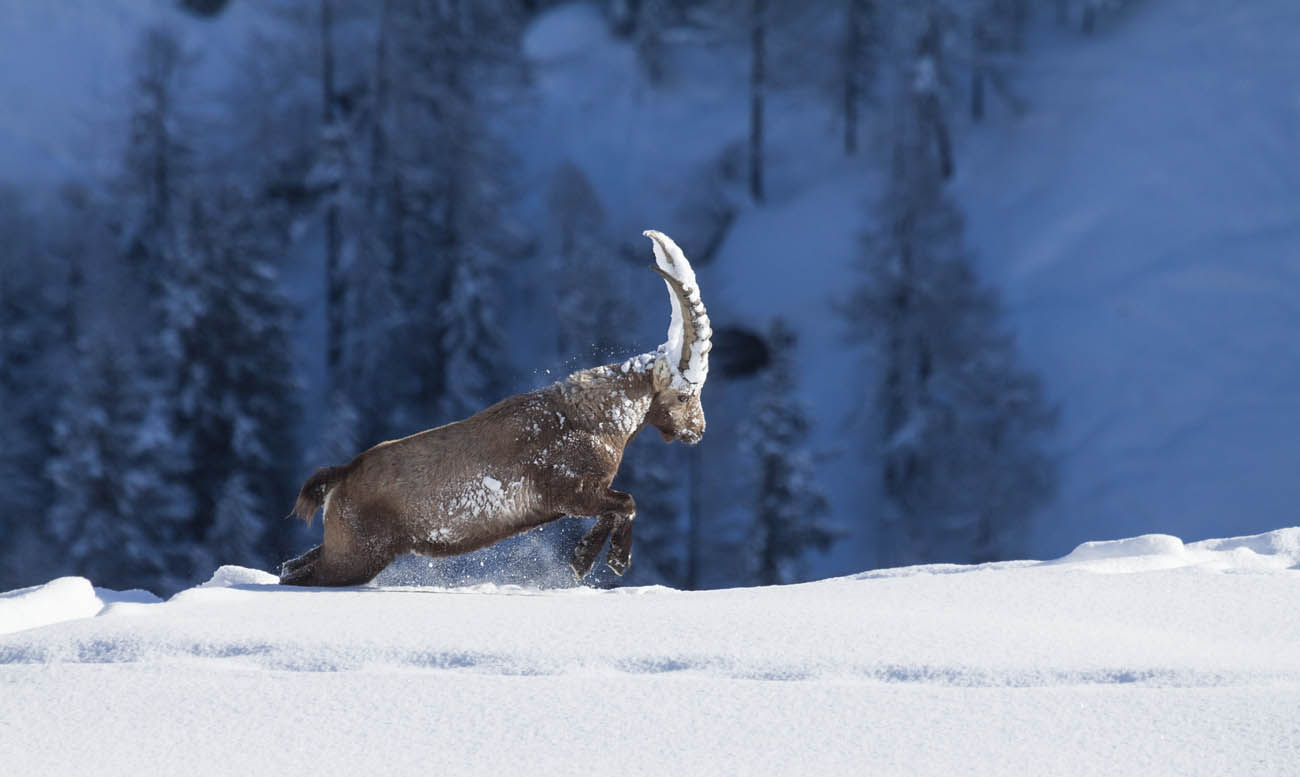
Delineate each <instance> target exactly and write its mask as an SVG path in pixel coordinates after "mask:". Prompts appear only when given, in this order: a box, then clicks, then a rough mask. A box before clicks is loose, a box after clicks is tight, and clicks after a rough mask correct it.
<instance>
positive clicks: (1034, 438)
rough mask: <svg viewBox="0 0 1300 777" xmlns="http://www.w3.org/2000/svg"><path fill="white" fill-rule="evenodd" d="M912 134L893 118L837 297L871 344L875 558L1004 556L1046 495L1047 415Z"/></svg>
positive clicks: (932, 159)
mask: <svg viewBox="0 0 1300 777" xmlns="http://www.w3.org/2000/svg"><path fill="white" fill-rule="evenodd" d="M900 115H903V116H912V115H913V114H911V113H910V112H907V111H903V112H900ZM914 130H915V127H913V126H909V125H908V124H907V123H901V124H900V126H899V128H898V134H897V136H896V138H895V141H894V143H895V149H894V166H893V171H892V175H891V179H890V183H889V186H888V189H887V191H886V194H885V197H884V199H883V200H882V202H881V203H880V206H879V207H878V209H877V214H878V215H877V220H878V223H877V225H876V226H875V228H873V229H872V230H871V231H870V232H869V233H868V234H867V237H866V241H865V248H866V252H865V261H864V279H863V283H862V285H861V287H860V288H859V289H858V291H857V293H856V294H855V296H854V298H853V299H852V302H851V304H850V305H849V307H848V314H849V319H850V322H851V325H852V328H853V331H854V332H855V333H856V334H857V335H858V336H859V337H861V338H863V339H865V340H869V341H871V342H874V343H876V344H877V345H878V346H879V348H880V351H881V359H882V362H883V366H884V373H883V380H882V382H881V384H880V386H879V388H878V390H877V391H876V395H875V402H876V404H877V407H878V411H879V413H880V416H881V420H882V427H881V429H882V438H881V440H880V441H879V442H878V443H877V444H876V445H874V446H873V447H875V448H877V449H879V450H880V451H881V455H882V459H881V461H882V473H881V478H882V481H883V487H884V493H885V496H886V499H887V508H886V512H885V515H884V516H883V518H882V520H881V522H880V544H879V547H878V562H879V563H880V564H885V565H889V564H900V563H917V562H925V561H954V562H974V561H986V560H990V559H997V558H1007V557H1011V556H1014V555H1016V554H1018V553H1019V552H1020V551H1021V542H1022V539H1023V537H1024V534H1025V529H1026V523H1027V521H1028V520H1029V518H1030V516H1031V514H1032V513H1033V511H1034V510H1035V509H1036V508H1038V507H1039V506H1041V505H1042V504H1043V503H1044V502H1045V501H1046V500H1047V499H1048V498H1049V497H1050V495H1051V494H1052V491H1053V487H1054V482H1055V466H1054V462H1053V459H1052V457H1051V456H1050V455H1049V454H1048V452H1047V448H1048V443H1049V440H1050V435H1051V433H1052V430H1053V428H1054V426H1055V421H1056V411H1055V409H1054V408H1053V407H1052V406H1051V405H1050V403H1049V402H1048V401H1047V399H1046V398H1045V396H1044V392H1043V389H1042V386H1041V383H1040V381H1039V379H1038V378H1037V376H1035V375H1034V374H1033V373H1031V372H1029V371H1028V370H1026V369H1025V368H1024V367H1023V366H1021V365H1020V363H1019V359H1018V356H1017V353H1016V348H1015V342H1014V339H1013V338H1012V336H1011V335H1010V334H1009V333H1008V332H1007V331H1006V326H1005V324H1004V323H1003V322H1002V320H1001V310H1000V307H999V305H998V302H997V298H996V295H995V294H994V293H993V291H992V290H991V289H989V288H987V287H985V286H983V285H982V284H980V283H979V281H978V279H977V278H976V277H975V274H974V271H973V269H972V265H971V261H970V258H969V256H968V254H967V251H966V249H965V247H964V246H963V244H962V224H961V216H960V214H959V213H958V211H957V209H956V207H955V206H954V205H953V203H952V201H951V199H950V198H949V197H948V195H947V194H946V192H945V191H944V187H943V171H942V161H941V160H940V158H939V154H938V152H937V151H936V150H935V148H934V146H933V144H931V143H930V142H929V141H928V139H927V138H925V137H924V136H923V135H921V134H920V133H918V132H916V131H914Z"/></svg>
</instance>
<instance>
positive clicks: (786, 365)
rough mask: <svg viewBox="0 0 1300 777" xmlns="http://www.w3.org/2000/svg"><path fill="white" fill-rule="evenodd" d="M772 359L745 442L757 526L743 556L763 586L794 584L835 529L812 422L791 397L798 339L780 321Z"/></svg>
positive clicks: (774, 328)
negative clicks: (821, 483) (813, 451)
mask: <svg viewBox="0 0 1300 777" xmlns="http://www.w3.org/2000/svg"><path fill="white" fill-rule="evenodd" d="M767 340H768V347H769V349H770V353H771V358H772V361H771V363H770V364H769V365H768V367H767V369H766V370H765V371H764V372H763V374H762V377H761V378H760V379H759V381H760V382H759V388H758V395H757V397H756V398H755V401H754V404H753V406H752V407H751V408H750V412H749V415H748V416H747V418H746V421H745V424H744V427H743V429H742V432H741V439H742V441H743V444H744V446H745V449H746V451H748V452H749V453H750V454H751V455H752V456H753V457H754V465H755V466H754V473H755V475H754V483H753V486H752V487H753V491H754V494H755V504H754V522H753V525H752V527H751V529H750V532H749V536H748V537H747V542H746V547H745V549H744V550H745V551H746V554H747V555H748V556H749V557H750V559H751V560H750V567H751V570H752V574H753V576H754V580H755V581H756V582H757V583H758V584H760V585H778V584H782V583H793V582H797V581H799V580H801V579H803V577H804V574H805V573H804V570H803V562H804V561H805V557H806V555H807V554H808V552H809V551H812V550H821V551H825V550H827V549H828V548H829V547H830V546H831V544H832V543H833V542H834V541H835V539H836V538H837V537H838V532H837V531H836V530H835V529H834V527H833V526H831V525H830V524H829V523H828V522H827V515H828V512H829V505H828V503H827V501H826V496H825V494H824V493H823V492H822V491H821V489H820V488H819V487H818V485H817V483H816V467H815V466H814V464H813V461H812V457H811V455H810V454H809V452H808V450H807V449H806V448H805V447H804V443H805V440H806V439H807V436H808V417H807V415H806V413H805V412H804V410H803V408H802V407H800V405H799V403H798V400H797V399H796V398H795V396H794V392H795V388H796V382H797V379H798V376H797V374H796V361H795V347H796V338H795V334H794V332H793V331H792V330H791V329H790V327H789V326H788V325H787V324H786V323H785V321H783V320H782V319H780V318H777V319H776V320H775V321H773V322H772V325H771V328H770V329H769V330H768V334H767Z"/></svg>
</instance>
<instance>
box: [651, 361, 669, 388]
mask: <svg viewBox="0 0 1300 777" xmlns="http://www.w3.org/2000/svg"><path fill="white" fill-rule="evenodd" d="M672 384H673V368H672V365H670V364H669V363H668V357H666V356H660V357H659V358H657V359H655V367H654V389H655V391H656V392H659V391H667V390H668V387H669V386H671V385H672Z"/></svg>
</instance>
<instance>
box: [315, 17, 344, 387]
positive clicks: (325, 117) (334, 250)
mask: <svg viewBox="0 0 1300 777" xmlns="http://www.w3.org/2000/svg"><path fill="white" fill-rule="evenodd" d="M332 26H333V13H332V8H331V7H330V0H321V4H320V35H321V121H322V122H323V126H325V127H329V126H331V125H332V124H333V123H334V121H335V106H336V102H337V101H336V96H335V93H334V45H333V41H332V30H331V27H332ZM336 184H337V182H336ZM337 197H338V192H337V190H336V191H331V192H330V193H329V200H328V202H327V204H326V206H325V283H326V297H325V315H326V319H327V322H328V328H327V333H326V344H325V365H326V371H327V376H328V380H329V381H330V387H331V390H334V389H337V388H338V383H339V379H340V377H341V376H340V372H341V363H342V361H343V277H342V268H341V267H339V255H340V245H339V243H340V241H341V239H342V235H341V232H342V228H341V225H340V215H339V206H338V200H337Z"/></svg>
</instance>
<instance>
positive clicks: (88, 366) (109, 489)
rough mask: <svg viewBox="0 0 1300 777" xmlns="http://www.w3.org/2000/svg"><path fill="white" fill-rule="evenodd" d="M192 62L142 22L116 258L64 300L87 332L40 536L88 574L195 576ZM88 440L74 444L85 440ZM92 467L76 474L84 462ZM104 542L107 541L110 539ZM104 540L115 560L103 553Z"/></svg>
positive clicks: (149, 580)
mask: <svg viewBox="0 0 1300 777" xmlns="http://www.w3.org/2000/svg"><path fill="white" fill-rule="evenodd" d="M190 64H191V62H190V59H189V57H188V56H187V55H186V54H185V53H184V51H183V50H182V47H181V45H180V43H179V42H178V40H177V39H176V37H175V35H174V34H173V33H171V32H170V31H168V30H166V29H164V28H150V29H148V30H146V31H145V33H144V35H143V36H142V38H141V41H140V44H139V47H138V49H137V51H136V54H135V60H134V89H133V91H132V93H131V103H130V112H129V142H128V144H127V148H126V156H125V159H124V164H123V168H122V174H121V175H120V176H119V178H118V179H117V180H116V181H115V182H114V183H113V185H112V194H111V196H112V198H113V202H114V204H115V206H116V208H117V212H116V214H115V220H116V223H115V224H114V225H113V229H114V231H116V233H117V234H118V235H119V236H120V241H119V243H118V245H117V247H116V255H115V256H113V257H111V258H110V259H109V261H108V262H107V264H108V266H107V267H106V268H103V271H102V272H100V268H96V267H93V266H89V265H86V264H83V265H81V266H82V268H83V269H84V270H85V271H86V272H91V271H95V272H97V273H99V276H102V277H97V278H96V287H97V289H96V290H97V292H98V293H99V294H107V295H110V296H111V298H112V299H113V301H114V303H115V304H114V306H113V309H112V311H105V310H104V309H103V306H101V305H100V304H99V299H98V298H97V297H96V296H95V295H92V294H89V293H88V292H87V293H85V294H83V295H82V297H81V299H77V300H73V301H72V302H71V305H72V306H74V307H75V309H76V311H77V315H78V317H79V318H83V319H85V320H86V323H85V324H84V325H83V327H84V333H85V335H84V336H83V337H82V339H81V341H79V342H78V343H77V351H76V357H75V358H76V364H75V365H74V367H73V368H72V370H71V371H70V372H71V374H72V375H73V376H74V377H73V379H72V381H71V383H72V385H73V389H72V390H70V391H68V392H67V393H66V394H65V396H64V397H63V400H62V402H61V404H60V407H59V409H58V411H57V412H56V413H55V420H54V445H55V448H56V450H55V452H54V454H53V455H52V457H51V459H50V461H49V463H48V466H47V472H48V473H49V477H50V478H51V480H52V481H54V485H55V487H56V491H55V503H54V507H53V508H52V510H51V516H52V522H51V531H52V532H53V534H54V536H55V537H56V538H61V542H62V543H74V544H73V545H72V547H70V548H68V549H67V552H68V554H69V558H70V559H71V560H72V563H74V564H76V565H77V568H78V569H80V570H83V573H94V572H96V571H97V570H101V569H102V570H103V571H104V576H103V577H99V576H96V577H95V579H96V582H101V581H105V582H108V584H119V585H145V586H150V587H153V588H155V590H159V591H163V590H174V589H175V588H176V587H179V586H180V585H182V584H184V583H186V582H189V581H190V580H191V578H192V575H193V574H194V573H195V563H196V558H197V542H198V537H197V535H196V533H195V526H194V514H193V497H192V494H191V493H190V492H189V490H188V485H187V483H186V481H185V476H186V473H188V472H189V471H190V470H191V462H192V447H191V444H190V440H188V439H187V438H186V437H185V436H184V435H183V434H182V432H181V430H180V429H178V427H177V425H176V424H177V421H178V415H177V406H176V404H175V403H176V396H177V386H178V382H177V377H178V366H179V364H180V359H181V357H182V350H181V339H180V333H181V331H182V330H183V328H184V322H185V321H186V320H188V319H189V317H191V316H192V314H193V307H194V304H195V296H194V294H193V293H192V285H191V283H190V280H189V276H190V273H191V261H190V258H189V257H187V256H186V255H185V253H184V247H183V245H182V240H181V231H180V220H181V219H182V218H183V217H184V209H185V202H186V198H187V190H188V188H189V187H190V186H191V185H192V184H193V180H194V166H193V151H192V144H191V142H190V141H191V138H190V137H189V136H188V134H187V133H188V130H189V124H188V122H187V121H186V117H185V115H184V111H183V110H182V105H183V101H184V99H185V96H186V94H187V86H186V79H187V74H188V71H189V66H190ZM92 334H93V337H92V336H91V335H92ZM92 437H93V438H94V439H95V441H94V442H93V443H88V444H87V447H86V448H85V449H84V450H83V449H82V447H81V446H80V445H79V443H80V441H81V440H82V439H85V438H92ZM86 467H88V468H89V471H90V472H91V473H94V475H93V476H90V475H87V476H86V477H84V478H83V477H81V475H80V474H79V473H80V472H81V470H82V469H83V468H86ZM115 546H116V547H115ZM105 549H109V551H111V553H113V554H114V555H116V556H119V557H120V558H119V559H118V560H117V561H113V560H111V559H108V558H105V557H104V553H105Z"/></svg>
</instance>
